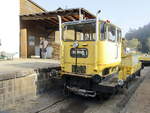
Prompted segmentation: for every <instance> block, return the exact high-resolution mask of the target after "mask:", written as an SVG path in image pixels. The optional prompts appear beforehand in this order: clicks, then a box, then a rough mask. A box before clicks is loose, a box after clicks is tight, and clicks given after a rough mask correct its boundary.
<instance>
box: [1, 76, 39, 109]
mask: <svg viewBox="0 0 150 113" xmlns="http://www.w3.org/2000/svg"><path fill="white" fill-rule="evenodd" d="M36 75H37V74H36V73H34V74H31V75H28V76H25V77H21V78H13V79H8V80H1V81H0V110H3V109H7V108H10V107H12V106H14V105H15V103H16V102H17V101H18V100H21V99H23V98H26V99H31V98H34V97H36V89H37V88H36V87H37V86H36V84H35V83H36V82H35V81H36Z"/></svg>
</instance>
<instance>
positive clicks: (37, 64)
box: [0, 59, 59, 80]
mask: <svg viewBox="0 0 150 113" xmlns="http://www.w3.org/2000/svg"><path fill="white" fill-rule="evenodd" d="M58 66H59V61H57V60H52V59H18V60H9V61H0V80H4V79H10V78H11V77H13V78H14V75H15V76H16V77H19V76H25V75H28V74H32V73H33V72H34V70H36V69H43V68H49V67H58Z"/></svg>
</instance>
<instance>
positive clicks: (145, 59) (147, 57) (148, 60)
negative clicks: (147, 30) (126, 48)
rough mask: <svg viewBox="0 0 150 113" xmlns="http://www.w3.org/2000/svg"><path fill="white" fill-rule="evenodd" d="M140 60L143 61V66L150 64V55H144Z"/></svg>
mask: <svg viewBox="0 0 150 113" xmlns="http://www.w3.org/2000/svg"><path fill="white" fill-rule="evenodd" d="M139 60H140V61H141V62H142V67H143V68H144V66H150V55H147V54H146V55H143V56H141V57H140V58H139Z"/></svg>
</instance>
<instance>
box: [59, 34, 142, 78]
mask: <svg viewBox="0 0 150 113" xmlns="http://www.w3.org/2000/svg"><path fill="white" fill-rule="evenodd" d="M99 36H100V35H99ZM99 38H100V37H99ZM73 44H74V41H68V42H67V41H66V42H65V41H62V45H61V68H62V72H61V75H62V76H63V75H64V74H67V75H73V76H79V77H85V78H89V77H91V76H92V75H95V74H97V75H99V76H107V75H110V74H113V73H119V74H118V79H119V80H126V78H127V77H128V76H130V75H132V74H133V73H135V72H136V71H137V70H139V69H140V68H141V63H140V62H139V60H138V56H137V55H133V54H126V51H125V48H126V40H125V39H122V40H121V41H120V42H117V41H116V42H112V41H109V40H108V39H106V40H103V41H101V40H97V41H78V44H79V46H78V48H87V49H88V57H87V58H77V65H78V66H86V73H84V76H82V75H83V74H82V75H80V74H74V73H72V65H75V64H76V58H73V57H71V56H70V49H71V48H73ZM104 69H109V73H108V74H106V75H103V74H102V72H103V71H104Z"/></svg>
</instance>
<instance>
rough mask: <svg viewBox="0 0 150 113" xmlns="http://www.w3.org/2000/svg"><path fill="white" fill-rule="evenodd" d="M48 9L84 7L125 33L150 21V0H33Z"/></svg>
mask: <svg viewBox="0 0 150 113" xmlns="http://www.w3.org/2000/svg"><path fill="white" fill-rule="evenodd" d="M33 1H34V2H36V3H37V4H39V5H40V6H42V7H43V8H45V9H46V10H48V11H52V10H56V9H57V8H58V7H62V8H81V7H83V8H85V9H87V10H89V11H90V12H91V13H93V14H96V12H97V11H98V10H99V9H100V10H102V13H101V15H100V18H101V19H103V20H110V21H111V22H112V23H113V24H116V25H118V26H119V27H121V28H122V30H123V34H125V33H126V32H127V31H128V30H129V29H130V28H132V29H137V28H139V27H142V26H143V25H145V24H148V23H150V0H33Z"/></svg>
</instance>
